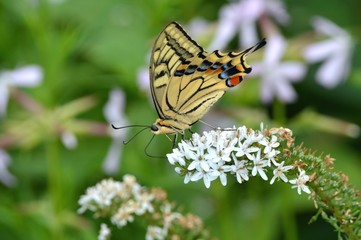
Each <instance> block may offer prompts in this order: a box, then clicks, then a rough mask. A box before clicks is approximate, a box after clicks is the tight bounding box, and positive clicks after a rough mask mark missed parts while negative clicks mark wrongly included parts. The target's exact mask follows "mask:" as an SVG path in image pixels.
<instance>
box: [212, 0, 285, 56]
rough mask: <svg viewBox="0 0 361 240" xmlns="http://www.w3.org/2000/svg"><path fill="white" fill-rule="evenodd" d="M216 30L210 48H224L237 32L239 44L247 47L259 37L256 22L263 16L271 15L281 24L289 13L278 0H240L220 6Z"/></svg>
mask: <svg viewBox="0 0 361 240" xmlns="http://www.w3.org/2000/svg"><path fill="white" fill-rule="evenodd" d="M219 15H220V16H219V24H218V31H217V34H216V37H215V39H213V42H212V43H211V44H210V47H209V48H210V49H211V50H215V49H224V48H225V47H226V46H227V44H228V43H229V42H230V41H231V40H232V38H233V37H234V36H235V35H236V33H237V32H239V41H240V43H239V45H240V46H241V47H249V46H252V45H253V44H254V43H256V42H257V41H258V39H259V37H258V35H257V28H256V22H257V20H258V19H259V18H260V17H262V16H264V15H268V16H272V17H274V18H275V19H276V21H278V22H279V23H281V24H286V23H287V22H288V21H289V15H288V13H287V12H286V10H285V7H284V5H283V3H282V2H281V1H279V0H241V1H238V2H232V3H230V4H228V5H225V6H224V7H222V9H221V11H220V14H219Z"/></svg>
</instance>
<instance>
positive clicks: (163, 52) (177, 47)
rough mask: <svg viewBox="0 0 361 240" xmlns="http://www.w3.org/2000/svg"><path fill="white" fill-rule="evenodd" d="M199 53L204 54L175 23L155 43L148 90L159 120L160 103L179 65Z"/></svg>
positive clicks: (161, 109)
mask: <svg viewBox="0 0 361 240" xmlns="http://www.w3.org/2000/svg"><path fill="white" fill-rule="evenodd" d="M200 52H204V50H203V48H202V47H200V46H199V45H198V44H197V43H196V42H195V41H194V40H192V39H191V38H190V37H189V36H188V35H187V34H186V32H185V31H184V30H183V28H182V27H181V26H180V25H179V24H178V23H176V22H172V23H170V24H169V25H168V26H167V27H166V28H165V29H164V30H163V31H162V32H161V33H160V35H159V36H158V38H157V40H156V41H155V44H154V47H153V50H152V54H151V62H150V67H149V75H150V89H151V92H152V97H153V101H154V105H155V107H156V110H157V112H158V115H159V117H160V118H163V119H165V118H167V116H166V115H165V114H164V111H163V109H164V108H163V107H162V102H163V99H164V96H165V92H166V90H167V87H168V84H169V81H170V79H171V78H172V77H173V76H174V73H175V71H176V70H177V68H178V67H179V65H181V64H187V63H189V59H191V58H193V57H194V56H195V55H197V54H198V53H200Z"/></svg>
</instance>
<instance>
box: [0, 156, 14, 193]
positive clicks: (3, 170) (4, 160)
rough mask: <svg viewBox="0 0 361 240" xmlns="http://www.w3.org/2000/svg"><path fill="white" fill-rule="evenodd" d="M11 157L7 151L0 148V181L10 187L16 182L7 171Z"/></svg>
mask: <svg viewBox="0 0 361 240" xmlns="http://www.w3.org/2000/svg"><path fill="white" fill-rule="evenodd" d="M10 163H11V157H10V155H9V154H7V152H5V151H4V150H1V149H0V182H2V183H3V184H4V185H5V186H7V187H12V186H14V185H15V183H16V179H15V177H14V176H13V175H12V174H11V173H10V172H9V169H8V167H9V165H10Z"/></svg>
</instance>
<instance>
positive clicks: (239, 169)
mask: <svg viewBox="0 0 361 240" xmlns="http://www.w3.org/2000/svg"><path fill="white" fill-rule="evenodd" d="M232 158H233V161H234V165H232V166H231V169H232V172H233V173H235V174H236V177H237V181H238V182H239V183H242V182H243V180H245V181H248V180H249V177H248V169H247V167H246V165H245V164H246V162H247V161H246V160H241V161H239V160H237V158H236V157H235V156H234V154H233V155H232Z"/></svg>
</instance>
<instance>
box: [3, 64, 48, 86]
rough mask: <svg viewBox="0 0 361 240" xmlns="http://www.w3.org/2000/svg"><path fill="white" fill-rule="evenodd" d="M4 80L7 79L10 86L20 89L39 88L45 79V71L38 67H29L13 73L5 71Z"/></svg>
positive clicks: (18, 69)
mask: <svg viewBox="0 0 361 240" xmlns="http://www.w3.org/2000/svg"><path fill="white" fill-rule="evenodd" d="M1 75H2V78H7V79H8V82H9V84H11V85H14V86H20V87H34V86H38V85H39V84H40V83H41V81H42V79H43V70H42V68H41V67H39V66H37V65H27V66H24V67H21V68H17V69H15V70H13V71H5V72H3V73H2V74H1Z"/></svg>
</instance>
